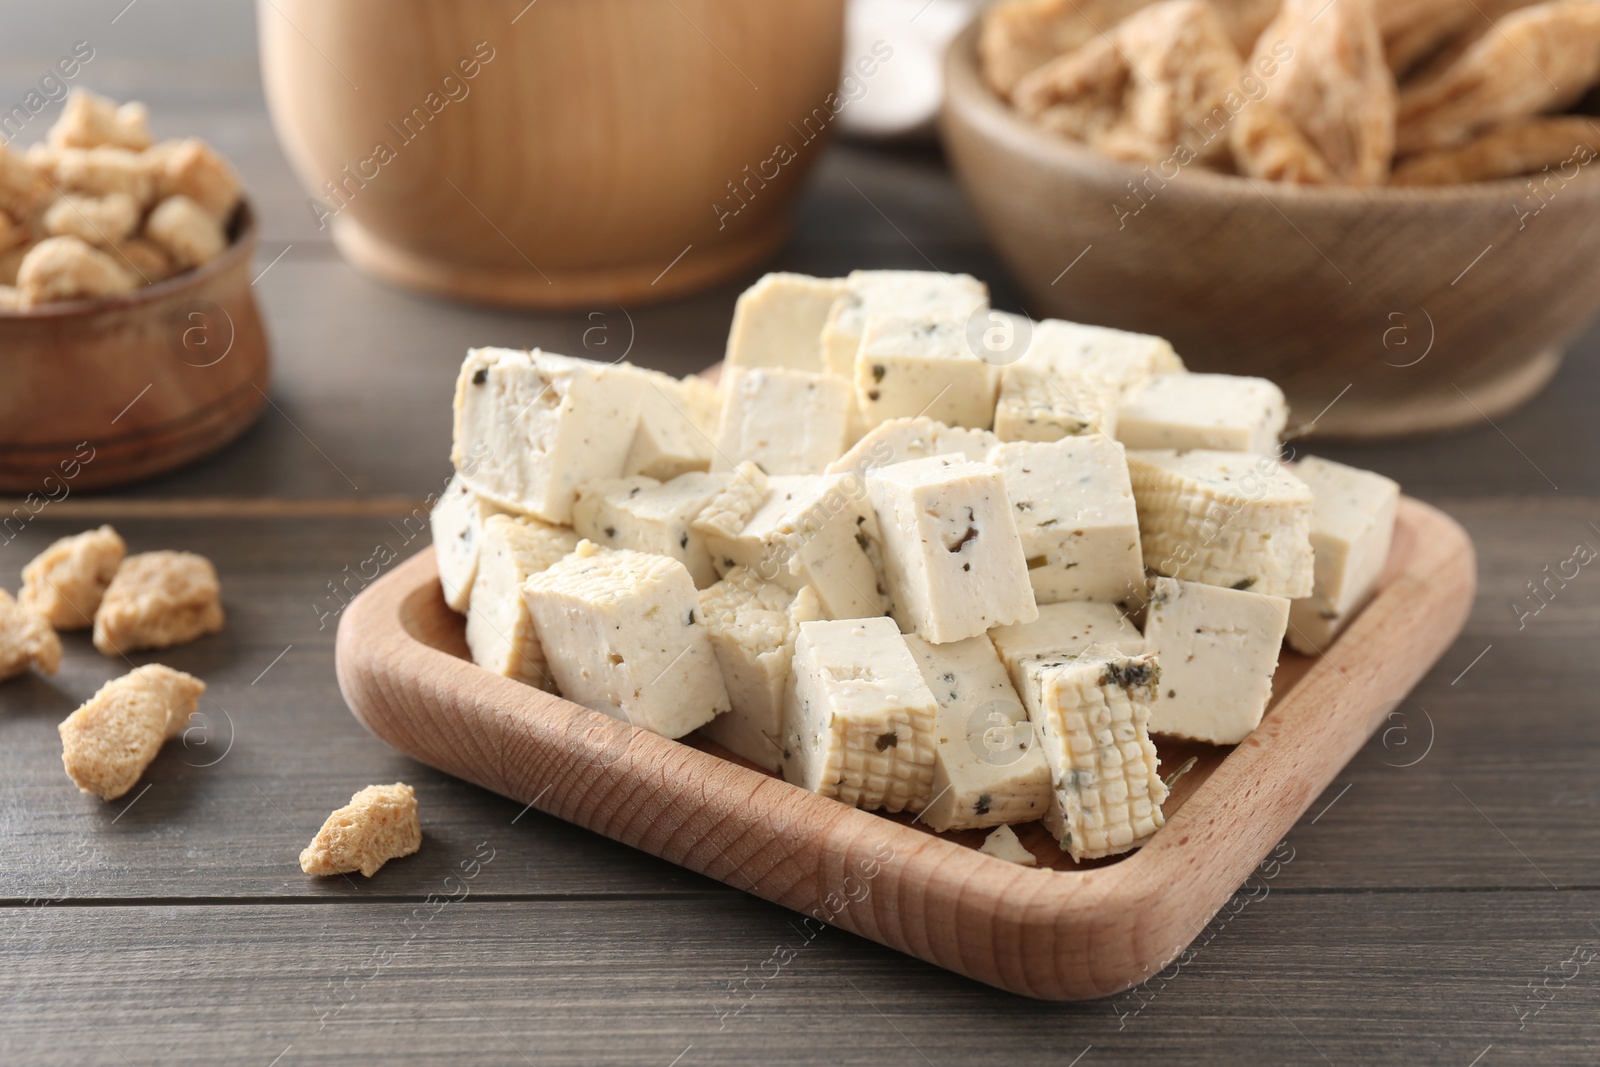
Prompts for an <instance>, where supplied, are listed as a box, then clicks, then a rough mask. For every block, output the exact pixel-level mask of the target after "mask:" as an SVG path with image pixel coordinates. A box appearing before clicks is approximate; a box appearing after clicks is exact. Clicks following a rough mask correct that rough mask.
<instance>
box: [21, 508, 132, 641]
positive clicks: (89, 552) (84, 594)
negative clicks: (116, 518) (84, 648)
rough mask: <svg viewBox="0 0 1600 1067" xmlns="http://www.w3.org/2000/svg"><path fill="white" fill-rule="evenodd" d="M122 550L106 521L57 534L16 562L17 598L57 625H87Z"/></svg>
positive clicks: (124, 550)
mask: <svg viewBox="0 0 1600 1067" xmlns="http://www.w3.org/2000/svg"><path fill="white" fill-rule="evenodd" d="M127 552H128V546H127V545H126V544H124V543H123V540H122V537H121V536H120V535H119V534H118V533H117V531H116V530H114V529H112V528H111V527H110V526H101V527H100V528H99V529H95V530H85V531H84V532H83V533H80V534H74V535H73V536H71V537H63V538H61V539H59V540H57V541H55V542H53V543H52V544H51V545H50V547H49V548H46V549H45V550H44V551H43V552H41V553H39V554H38V555H37V556H35V557H34V558H33V559H32V560H30V561H29V562H28V565H27V566H26V567H23V568H22V593H21V594H20V595H19V596H18V600H19V601H20V603H21V604H22V606H23V607H25V608H30V609H32V610H34V611H37V612H38V613H39V614H41V615H43V616H44V617H45V618H46V619H47V620H49V623H50V625H51V626H52V627H54V628H55V629H57V630H87V629H88V628H89V627H91V626H93V625H94V613H95V612H96V611H99V610H100V599H101V598H102V597H104V596H105V595H106V587H107V586H109V585H110V584H111V579H112V578H114V577H116V574H117V567H119V566H120V565H121V564H122V558H123V556H125V555H127Z"/></svg>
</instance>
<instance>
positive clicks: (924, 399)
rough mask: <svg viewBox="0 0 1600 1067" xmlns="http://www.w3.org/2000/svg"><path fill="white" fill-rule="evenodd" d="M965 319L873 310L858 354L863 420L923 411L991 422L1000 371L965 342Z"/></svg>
mask: <svg viewBox="0 0 1600 1067" xmlns="http://www.w3.org/2000/svg"><path fill="white" fill-rule="evenodd" d="M965 328H966V323H965V321H964V320H961V319H947V318H942V317H923V318H912V317H907V316H902V315H882V316H875V317H874V318H872V319H871V320H870V321H868V323H867V326H866V332H865V333H864V334H863V335H862V338H861V349H860V351H859V352H858V353H857V354H856V364H855V401H856V407H857V408H858V409H859V410H860V412H861V425H862V426H863V428H865V429H869V430H870V429H871V428H872V427H874V426H877V425H879V424H880V423H883V422H886V421H887V420H889V419H906V418H916V417H917V416H919V415H926V416H928V417H929V418H931V419H936V420H938V421H939V422H942V423H944V424H946V425H947V426H966V427H971V428H973V429H979V430H987V429H988V428H989V427H990V426H991V425H993V423H994V397H995V390H996V388H998V386H999V372H998V371H997V370H996V369H995V368H994V367H993V366H992V365H991V364H989V363H986V362H984V361H983V360H981V359H979V358H978V357H977V356H976V355H975V354H974V353H973V352H972V351H971V349H969V348H968V346H967V336H966V329H965Z"/></svg>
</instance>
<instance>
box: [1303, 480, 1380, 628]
mask: <svg viewBox="0 0 1600 1067" xmlns="http://www.w3.org/2000/svg"><path fill="white" fill-rule="evenodd" d="M1295 474H1296V475H1298V476H1299V478H1300V480H1301V481H1303V482H1305V483H1306V485H1308V486H1310V488H1311V495H1312V497H1313V498H1314V503H1313V504H1312V508H1311V548H1312V550H1313V553H1314V555H1315V558H1316V562H1315V565H1314V571H1315V579H1314V583H1313V588H1312V592H1311V595H1310V596H1309V597H1303V598H1301V599H1299V600H1296V601H1295V602H1294V604H1293V605H1292V606H1291V607H1290V609H1289V647H1291V648H1293V649H1295V650H1296V651H1298V652H1304V653H1306V654H1307V655H1315V654H1317V653H1320V652H1321V651H1322V650H1323V649H1325V648H1327V647H1328V644H1329V642H1331V641H1332V640H1333V638H1334V635H1335V634H1337V633H1338V632H1339V630H1340V629H1341V628H1342V627H1343V626H1344V624H1345V623H1346V622H1347V621H1348V620H1349V619H1350V617H1351V616H1352V615H1353V614H1354V613H1355V612H1356V611H1357V610H1358V609H1360V607H1361V606H1362V605H1363V604H1365V603H1366V601H1367V598H1368V597H1369V596H1371V594H1372V590H1373V587H1374V586H1375V585H1376V584H1377V581H1378V576H1379V575H1381V574H1382V573H1383V567H1384V564H1385V563H1387V562H1388V560H1389V545H1390V542H1391V541H1392V540H1393V538H1394V519H1395V512H1396V510H1397V509H1398V508H1399V506H1400V486H1399V485H1398V484H1396V483H1395V482H1393V481H1391V480H1390V479H1388V478H1385V477H1384V476H1383V475H1381V474H1374V473H1372V472H1371V471H1364V470H1359V469H1357V468H1355V467H1346V466H1345V465H1343V464H1342V463H1334V462H1332V461H1330V460H1326V459H1318V458H1317V457H1315V456H1307V457H1306V458H1305V459H1303V460H1301V461H1300V462H1299V463H1297V464H1295Z"/></svg>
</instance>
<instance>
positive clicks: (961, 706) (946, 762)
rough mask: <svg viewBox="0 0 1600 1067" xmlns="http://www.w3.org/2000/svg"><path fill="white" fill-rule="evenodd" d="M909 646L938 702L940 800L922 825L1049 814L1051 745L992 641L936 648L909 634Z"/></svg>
mask: <svg viewBox="0 0 1600 1067" xmlns="http://www.w3.org/2000/svg"><path fill="white" fill-rule="evenodd" d="M905 642H906V647H907V648H909V649H910V650H911V656H912V658H913V659H915V660H916V661H917V667H918V669H919V670H921V671H922V680H923V681H924V682H926V683H927V685H928V689H929V690H930V691H931V692H932V693H933V698H934V699H935V700H937V701H938V702H939V716H938V720H937V729H936V731H935V733H936V737H937V746H936V748H935V749H934V759H933V793H932V797H933V799H932V800H930V801H929V802H928V807H927V809H926V810H925V811H924V812H923V814H922V821H923V822H924V823H926V824H927V825H928V826H929V827H930V828H931V829H934V830H937V831H940V832H943V831H945V830H968V829H973V828H975V827H983V826H999V825H1001V824H1003V823H1018V822H1032V821H1033V820H1035V819H1037V818H1039V817H1040V816H1041V815H1043V814H1044V810H1045V807H1046V806H1047V805H1048V804H1049V802H1050V769H1049V767H1048V766H1047V765H1046V764H1045V759H1044V748H1043V746H1042V745H1040V744H1039V743H1038V736H1037V735H1036V734H1035V733H1034V730H1033V724H1032V723H1030V722H1029V721H1028V714H1027V712H1026V711H1024V710H1023V707H1022V701H1021V699H1020V698H1019V697H1018V696H1017V691H1016V689H1015V687H1013V686H1012V684H1011V679H1010V678H1009V677H1008V676H1007V674H1006V668H1005V664H1003V663H1001V662H1000V656H999V655H998V654H997V653H996V652H995V650H994V645H993V644H992V643H991V642H990V641H989V638H988V637H987V636H985V635H983V634H979V635H978V636H977V637H969V638H967V639H966V640H964V641H953V642H951V643H950V644H947V645H933V644H929V643H928V642H927V641H924V640H923V639H922V638H920V637H918V636H917V635H916V634H907V635H906V637H905Z"/></svg>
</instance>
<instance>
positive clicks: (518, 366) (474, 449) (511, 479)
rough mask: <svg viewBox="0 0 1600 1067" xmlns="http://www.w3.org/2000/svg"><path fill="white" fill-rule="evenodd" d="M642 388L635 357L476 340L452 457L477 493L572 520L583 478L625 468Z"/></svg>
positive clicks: (458, 407) (462, 386)
mask: <svg viewBox="0 0 1600 1067" xmlns="http://www.w3.org/2000/svg"><path fill="white" fill-rule="evenodd" d="M641 388H643V386H642V381H641V379H640V377H639V376H638V375H637V374H635V373H634V369H633V368H631V367H613V366H606V365H604V364H600V363H591V362H589V361H588V360H582V359H573V358H571V357H569V356H558V355H555V354H554V353H550V352H541V351H539V350H537V349H535V350H533V351H530V352H524V351H518V350H515V349H509V348H475V349H473V350H471V351H470V352H468V353H467V358H466V361H465V362H464V363H462V364H461V374H460V376H459V377H458V378H457V379H456V398H455V433H454V444H453V447H452V448H451V452H450V459H451V462H453V463H454V464H455V467H456V470H457V471H458V472H460V474H461V478H462V481H463V482H465V483H466V484H467V485H468V486H469V487H470V488H471V489H472V490H473V492H475V493H477V494H478V495H479V496H483V497H487V498H488V499H490V500H492V501H494V502H495V503H496V504H499V505H500V506H501V507H503V508H506V509H508V510H512V511H522V512H528V513H531V514H534V515H537V516H538V517H539V518H541V519H544V520H545V521H546V522H553V523H557V524H561V525H565V524H567V523H569V522H571V521H572V503H573V501H574V500H576V499H577V495H578V489H579V488H580V487H581V486H584V485H587V484H589V483H590V482H594V481H598V480H600V479H602V478H616V477H620V476H621V474H622V466H623V462H624V461H625V460H626V459H627V457H628V449H629V447H630V446H631V445H632V443H633V435H632V433H631V432H629V431H628V429H626V428H628V427H633V426H634V425H636V424H637V422H638V419H639V405H640V395H641V394H640V390H641Z"/></svg>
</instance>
